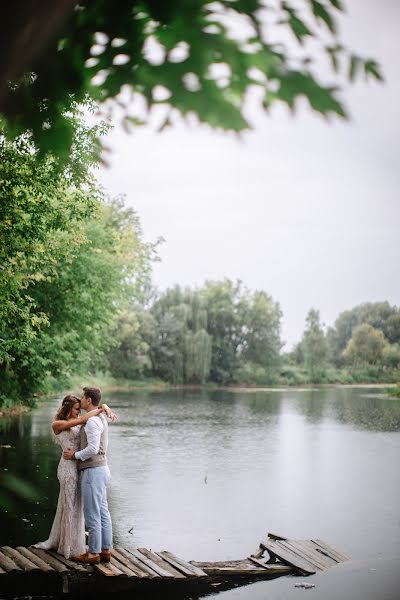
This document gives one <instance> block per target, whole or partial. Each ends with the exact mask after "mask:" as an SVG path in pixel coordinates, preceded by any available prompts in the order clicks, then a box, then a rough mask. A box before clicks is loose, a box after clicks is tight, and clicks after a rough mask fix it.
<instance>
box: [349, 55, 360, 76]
mask: <svg viewBox="0 0 400 600" xmlns="http://www.w3.org/2000/svg"><path fill="white" fill-rule="evenodd" d="M361 64H362V60H361V58H360V57H359V56H356V55H355V54H352V55H351V56H350V64H349V79H350V81H354V80H355V78H356V76H357V72H358V70H359V68H360V66H361Z"/></svg>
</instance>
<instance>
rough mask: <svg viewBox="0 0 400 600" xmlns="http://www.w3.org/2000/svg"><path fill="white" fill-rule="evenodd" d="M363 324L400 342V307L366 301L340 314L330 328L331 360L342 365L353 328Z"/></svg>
mask: <svg viewBox="0 0 400 600" xmlns="http://www.w3.org/2000/svg"><path fill="white" fill-rule="evenodd" d="M361 324H368V325H371V327H373V328H374V329H379V330H380V331H382V332H383V335H384V336H385V338H386V340H387V341H388V342H389V343H391V344H400V308H397V307H396V306H391V305H390V304H389V302H366V303H364V304H359V305H358V306H355V307H354V308H352V309H350V310H346V311H344V312H342V313H340V315H339V316H338V318H337V319H336V321H335V323H334V325H333V327H331V328H330V329H329V330H328V334H327V339H328V344H329V352H330V358H331V360H332V361H333V362H334V363H335V364H337V365H340V364H341V363H342V357H343V352H344V350H345V348H346V346H347V344H348V343H349V341H350V339H351V337H352V334H353V330H354V329H355V328H356V327H357V326H358V325H361Z"/></svg>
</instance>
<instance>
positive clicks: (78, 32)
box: [3, 0, 382, 161]
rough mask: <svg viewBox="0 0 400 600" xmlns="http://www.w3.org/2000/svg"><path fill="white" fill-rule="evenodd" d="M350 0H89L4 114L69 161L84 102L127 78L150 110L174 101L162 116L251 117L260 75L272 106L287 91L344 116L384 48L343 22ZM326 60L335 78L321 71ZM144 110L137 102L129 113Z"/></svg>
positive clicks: (211, 120)
mask: <svg viewBox="0 0 400 600" xmlns="http://www.w3.org/2000/svg"><path fill="white" fill-rule="evenodd" d="M342 10H343V8H342V5H341V3H340V2H336V1H335V2H333V1H329V2H328V1H325V0H321V1H317V0H301V2H298V3H296V6H295V5H294V3H293V4H292V3H291V2H288V1H285V2H279V3H275V2H274V3H272V2H266V1H265V0H250V1H249V0H233V1H232V0H219V1H218V2H209V1H208V0H196V1H195V2H187V1H185V0H177V1H175V2H165V1H160V0H140V1H139V0H120V1H119V2H118V3H117V4H116V3H114V2H111V0H94V1H92V2H89V3H87V4H78V5H76V6H75V9H74V10H73V12H72V13H71V15H70V18H69V20H68V21H67V23H66V24H65V26H64V28H63V30H62V31H61V32H60V33H59V34H58V35H57V36H54V38H53V39H52V40H51V41H50V42H49V43H47V44H46V50H45V51H44V52H43V53H42V54H41V56H39V57H38V58H36V60H35V61H34V63H33V65H32V73H30V72H26V73H25V76H24V77H22V79H21V80H19V81H18V82H14V83H13V85H12V86H11V87H10V89H9V93H8V96H7V98H6V100H5V102H3V114H4V115H5V116H6V119H5V120H4V123H3V125H4V127H5V129H6V131H7V135H9V136H16V135H19V134H21V133H22V132H25V131H31V132H32V134H33V138H34V140H35V143H36V144H37V145H38V147H39V148H40V149H41V150H42V151H48V150H50V151H51V152H52V153H53V154H54V155H57V156H59V157H61V158H62V159H63V160H64V161H68V159H69V156H70V147H71V143H72V139H73V135H74V125H73V123H72V122H71V120H70V118H69V117H70V112H71V110H72V112H73V107H74V106H75V105H76V103H81V102H83V101H87V99H88V98H89V99H91V100H93V101H95V102H96V103H103V104H104V103H106V101H107V100H110V99H114V98H116V97H117V96H118V94H119V92H120V91H121V89H123V88H124V86H126V85H127V86H129V88H130V90H131V91H132V92H133V93H134V95H135V98H136V99H137V100H138V101H139V104H141V105H142V106H144V107H145V110H146V114H145V116H144V119H146V118H147V117H148V115H149V113H150V112H151V110H152V108H153V107H156V106H160V105H162V106H164V107H165V113H164V114H165V119H164V123H163V125H162V128H163V127H166V126H168V125H170V124H171V122H172V120H173V119H174V114H179V115H181V116H182V117H184V118H190V117H191V116H193V115H195V117H196V118H197V120H199V121H200V122H203V123H208V124H209V125H210V126H211V127H217V128H218V127H219V128H222V129H225V130H233V131H241V130H243V129H246V128H248V127H249V124H248V122H247V120H246V118H245V116H244V101H245V98H246V95H247V92H248V90H249V89H250V88H252V87H257V88H258V89H259V90H260V91H261V94H260V97H261V105H262V107H263V108H264V109H265V110H266V111H268V110H269V108H270V106H271V105H272V104H273V103H275V102H276V101H279V102H283V103H285V104H286V105H287V106H288V107H289V108H290V109H291V110H294V109H295V106H296V101H297V99H298V98H299V97H305V98H306V99H307V101H308V103H309V104H310V106H311V107H312V109H313V110H314V111H317V112H319V113H321V114H323V115H330V114H336V115H339V116H342V117H343V116H345V109H344V106H343V103H342V101H341V100H340V98H339V95H338V88H339V87H340V86H341V84H342V81H343V76H345V77H347V78H348V79H349V80H350V81H353V80H354V79H355V78H356V77H358V76H359V75H361V74H362V73H364V75H365V76H366V77H368V78H369V77H371V78H373V79H378V80H381V79H382V76H381V74H380V70H379V66H378V65H377V64H376V62H375V61H374V60H372V59H370V58H368V59H363V58H361V57H360V56H358V55H355V54H353V53H351V52H350V51H348V50H346V49H345V47H344V46H343V44H342V42H341V40H340V37H339V34H338V27H337V22H336V17H337V15H338V13H339V12H340V11H342ZM17 33H19V32H16V34H17ZM274 34H276V36H277V38H278V39H279V40H287V37H288V35H289V36H290V38H291V39H290V42H289V44H284V43H272V42H271V41H270V40H271V38H272V37H273V36H274ZM39 35H40V32H39ZM321 61H322V63H323V66H324V67H325V71H328V72H329V78H326V77H325V78H324V79H325V80H326V79H330V83H328V84H326V83H325V82H322V81H321V77H320V76H319V75H318V74H317V73H318V71H319V70H320V67H321V65H320V64H319V63H321ZM324 61H325V62H324ZM105 107H106V110H107V103H106V104H105ZM140 118H142V116H141V117H140ZM140 118H139V117H138V114H135V113H133V114H129V113H127V112H125V125H126V126H127V127H129V126H130V125H131V124H133V125H136V124H138V123H140ZM97 151H98V148H97Z"/></svg>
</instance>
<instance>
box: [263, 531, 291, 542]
mask: <svg viewBox="0 0 400 600" xmlns="http://www.w3.org/2000/svg"><path fill="white" fill-rule="evenodd" d="M268 537H269V538H270V539H271V540H274V541H276V540H287V539H288V538H286V537H283V536H282V535H278V534H277V533H269V534H268Z"/></svg>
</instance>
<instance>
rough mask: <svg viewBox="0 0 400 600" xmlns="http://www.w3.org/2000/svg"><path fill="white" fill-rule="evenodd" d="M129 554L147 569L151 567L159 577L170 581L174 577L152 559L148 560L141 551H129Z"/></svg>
mask: <svg viewBox="0 0 400 600" xmlns="http://www.w3.org/2000/svg"><path fill="white" fill-rule="evenodd" d="M129 552H130V553H131V554H132V555H133V556H134V557H135V558H137V559H138V560H140V561H141V562H143V563H144V564H145V565H146V566H147V567H149V568H150V569H152V570H153V571H154V572H155V573H157V575H159V576H160V577H163V578H165V579H169V578H171V577H173V576H172V575H171V573H169V572H168V571H167V570H166V569H163V568H162V567H159V566H158V565H156V564H155V563H154V562H153V561H152V560H151V559H150V558H147V556H145V555H144V554H142V553H141V552H139V550H137V549H135V550H133V549H129Z"/></svg>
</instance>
